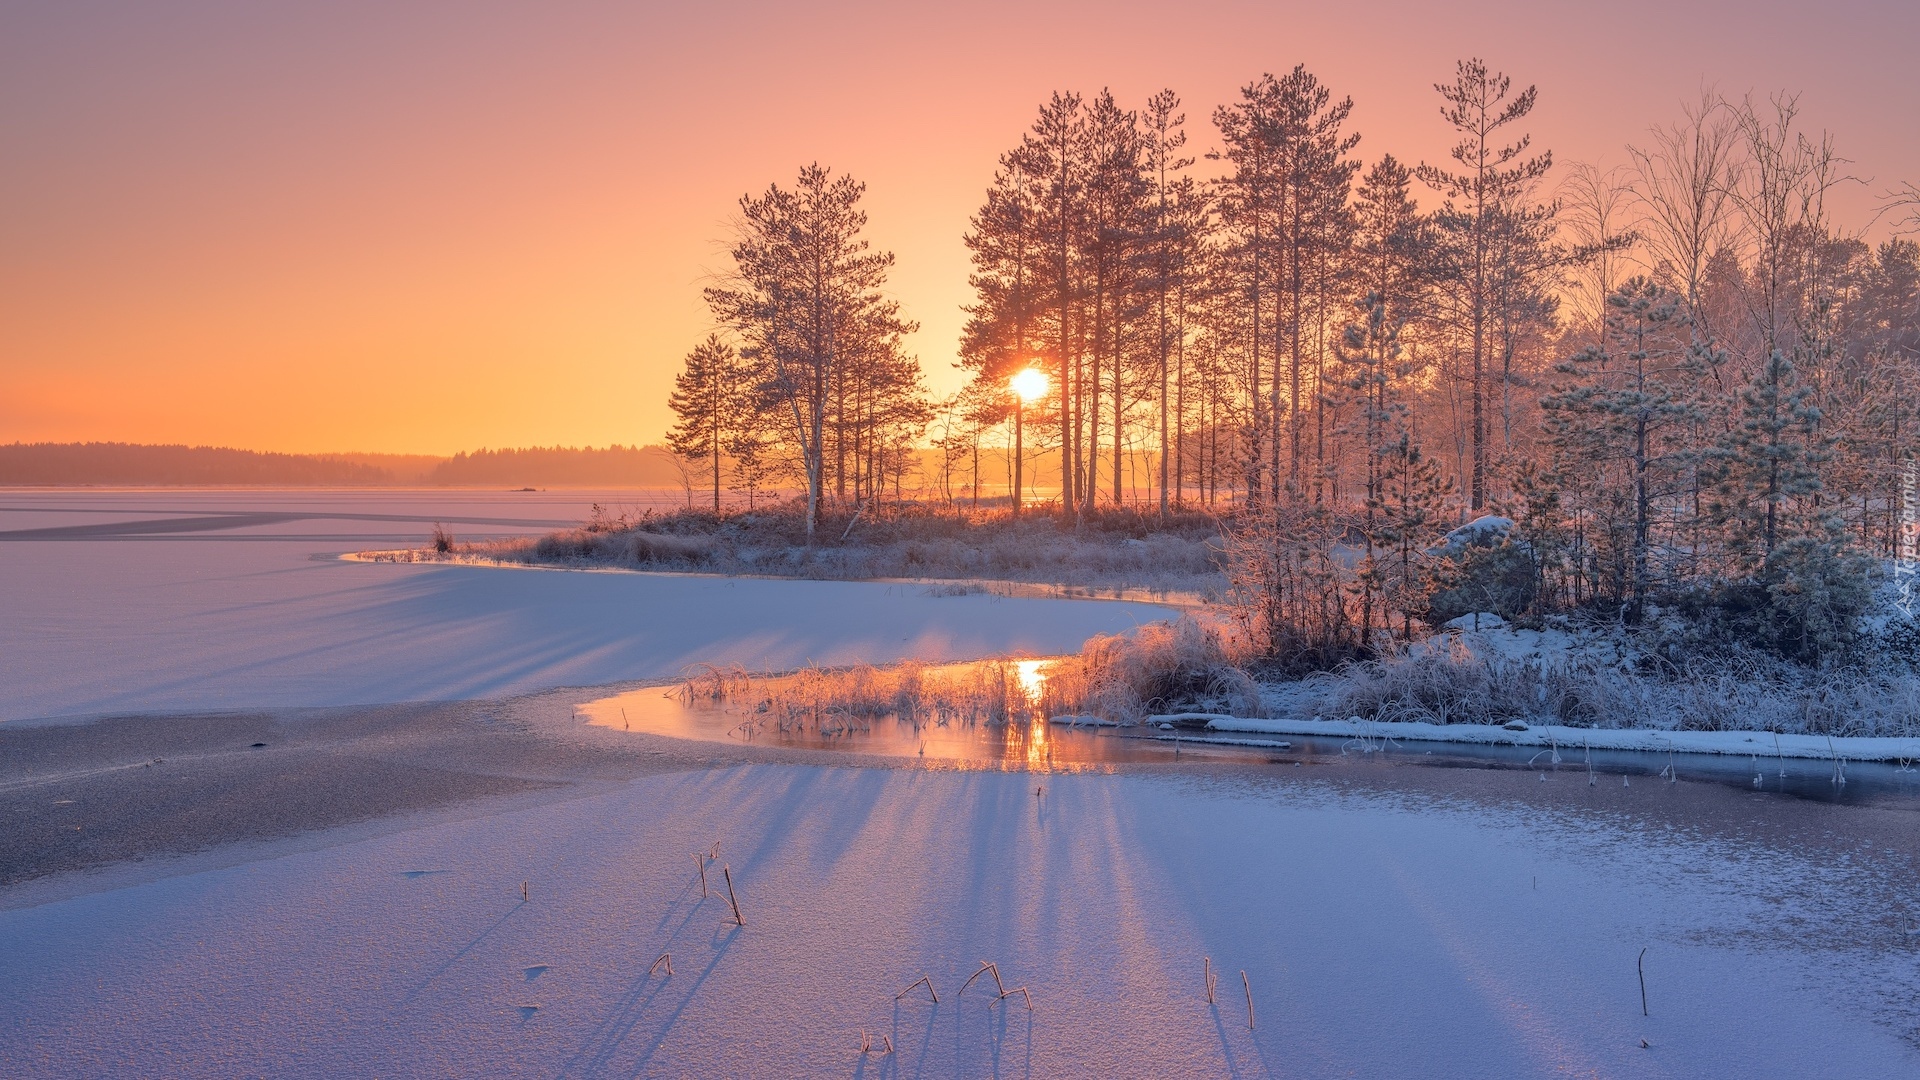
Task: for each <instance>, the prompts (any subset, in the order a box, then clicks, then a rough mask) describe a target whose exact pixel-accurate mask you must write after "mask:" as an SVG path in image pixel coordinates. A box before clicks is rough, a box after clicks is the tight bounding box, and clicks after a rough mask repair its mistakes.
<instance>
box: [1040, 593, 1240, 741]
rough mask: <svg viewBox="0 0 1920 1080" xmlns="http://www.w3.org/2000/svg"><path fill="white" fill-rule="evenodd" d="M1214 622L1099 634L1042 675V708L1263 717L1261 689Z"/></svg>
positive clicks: (1135, 716) (1112, 715)
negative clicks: (1076, 653)
mask: <svg viewBox="0 0 1920 1080" xmlns="http://www.w3.org/2000/svg"><path fill="white" fill-rule="evenodd" d="M1237 651H1238V650H1236V649H1235V648H1234V647H1233V644H1232V642H1231V641H1230V640H1229V639H1228V637H1227V636H1226V635H1225V633H1224V632H1223V630H1222V628H1220V627H1218V626H1213V625H1208V624H1205V623H1202V622H1201V621H1200V620H1197V619H1194V618H1191V617H1189V618H1183V619H1180V620H1178V621H1177V622H1172V623H1151V624H1148V625H1146V626H1142V627H1140V628H1138V629H1136V630H1133V631H1131V632H1129V633H1125V634H1115V635H1112V636H1104V635H1103V636H1097V637H1094V638H1092V639H1090V640H1088V642H1087V643H1086V645H1084V646H1083V647H1082V648H1081V650H1080V654H1079V655H1078V656H1072V657H1067V658H1066V659H1064V660H1061V661H1059V662H1057V663H1055V664H1054V665H1053V667H1052V668H1051V669H1050V670H1049V671H1048V673H1047V682H1046V686H1045V689H1044V691H1043V700H1042V707H1043V708H1044V709H1045V710H1046V711H1047V712H1048V713H1049V714H1052V715H1063V714H1068V713H1092V714H1094V715H1098V716H1103V717H1106V718H1108V719H1112V720H1122V721H1137V720H1140V719H1142V718H1143V717H1146V716H1149V715H1152V714H1155V713H1171V712H1225V713H1231V714H1233V715H1236V716H1261V715H1263V714H1264V706H1263V705H1262V702H1261V700H1260V688H1259V687H1258V686H1257V685H1256V684H1255V683H1254V681H1253V679H1252V678H1251V677H1249V676H1248V675H1247V673H1246V672H1245V671H1244V670H1242V669H1241V668H1240V667H1239V666H1238V665H1237V664H1236V663H1235V660H1236V659H1237V657H1236V656H1235V653H1236V652H1237Z"/></svg>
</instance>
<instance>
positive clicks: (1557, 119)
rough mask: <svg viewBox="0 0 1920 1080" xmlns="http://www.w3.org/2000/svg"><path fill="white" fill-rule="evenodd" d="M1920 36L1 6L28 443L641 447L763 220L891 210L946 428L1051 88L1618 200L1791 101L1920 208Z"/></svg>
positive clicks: (1863, 7) (1030, 9)
mask: <svg viewBox="0 0 1920 1080" xmlns="http://www.w3.org/2000/svg"><path fill="white" fill-rule="evenodd" d="M1916 42H1920V5H1913V4H1892V3H1877V4H1875V3H1857V2H1852V3H1849V2H1842V3H1833V4H1826V5H1798V4H1796V5H1787V4H1781V3H1772V2H1763V3H1746V4H1693V5H1686V4H1675V3H1641V2H1628V3H1616V4H1607V5H1600V4H1582V5H1558V4H1546V3H1540V4H1522V3H1490V4H1478V5H1457V6H1455V7H1454V8H1451V9H1448V11H1447V12H1446V13H1439V12H1438V10H1437V9H1436V8H1435V7H1433V6H1430V5H1425V4H1414V3H1407V2H1404V0H1382V2H1379V3H1375V4H1371V5H1367V6H1365V7H1348V6H1335V5H1318V6H1309V5H1305V4H1296V3H1285V2H1269V3H1190V4H1180V5H1174V4H1163V5H1146V4H1139V3H1130V2H1123V0H1112V2H1108V3H1087V4H1052V5H1049V4H1044V3H1033V2H1028V3H1017V4H998V3H994V4H988V3H980V4H970V5H964V6H953V7H947V8H936V7H931V6H928V7H921V6H912V5H905V4H858V3H837V4H816V5H811V6H806V5H797V4H786V5H781V4H761V3H735V4H728V5H712V6H706V7H700V8H694V7H692V6H687V7H679V6H669V5H644V4H563V3H546V4H538V5H534V4H517V5H506V4H481V3H471V2H468V3H444V4H428V3H412V4H404V5H396V4H390V3H347V2H334V3H325V4H321V3H312V4H304V5H301V4H266V3H260V2H247V3H240V2H235V3H206V2H202V3H188V2H179V3H172V4H166V5H159V4H137V3H127V4H119V5H114V4H96V3H84V2H71V0H70V2H63V3H58V4H54V3H46V4H13V5H9V6H8V7H7V8H6V9H5V10H4V11H0V145H4V152H3V153H0V442H8V441H13V440H16V439H20V440H29V441H32V440H42V439H58V440H66V439H124V440H132V441H184V442H195V443H199V442H207V443H217V444H225V445H238V446H247V447H253V448H259V449H272V450H290V451H312V450H344V449H360V450H390V451H404V452H424V453H443V452H451V451H453V450H456V449H463V448H472V447H477V446H480V445H492V446H500V445H515V444H530V443H543V444H550V443H555V442H559V443H570V444H584V443H592V444H604V443H608V442H627V443H630V442H648V441H654V440H656V439H658V438H659V436H660V434H661V432H662V431H663V430H664V428H665V427H666V425H667V424H668V423H669V422H670V414H669V413H668V411H667V408H666V403H665V398H666V391H667V388H668V386H669V384H670V382H671V377H672V373H673V372H674V371H675V370H676V368H677V365H678V363H679V360H680V357H681V356H682V355H683V354H684V353H685V351H686V350H687V349H688V348H689V347H691V345H692V344H693V343H694V342H695V341H696V340H697V339H698V338H699V337H700V336H701V335H702V334H703V333H704V332H705V331H706V330H707V329H708V318H707V315H706V312H705V310H704V308H703V307H702V305H701V303H700V286H701V284H702V282H703V280H704V279H705V277H706V275H707V274H708V273H709V272H711V271H713V270H717V269H719V268H720V267H721V266H722V264H723V259H722V255H721V246H720V242H721V240H722V238H723V236H724V230H725V221H726V218H727V215H728V213H729V212H730V210H731V209H732V206H733V203H734V201H735V200H736V199H737V198H738V196H739V195H740V194H741V193H742V192H744V191H747V190H749V189H754V190H758V189H760V188H763V187H764V186H765V185H766V184H767V183H768V182H769V181H774V180H778V181H782V182H785V181H787V180H789V179H790V178H791V176H792V174H793V173H794V171H795V169H796V168H797V167H798V166H799V165H800V164H802V163H803V162H806V161H811V160H815V159H817V160H819V161H821V162H824V163H827V164H830V165H832V166H834V167H835V168H838V169H843V170H848V171H851V172H853V173H854V174H855V175H857V176H859V177H860V178H862V179H864V180H866V181H867V182H868V184H869V193H868V210H869V212H870V213H871V215H872V227H871V236H872V238H873V240H874V241H875V242H876V243H877V244H878V245H880V246H883V247H888V248H891V249H893V250H894V251H895V252H897V253H898V256H899V266H898V269H897V272H896V273H895V276H894V290H895V291H896V293H897V294H898V296H899V297H900V299H901V300H902V302H903V303H904V305H905V307H906V308H907V310H908V313H909V314H910V315H911V316H912V317H914V318H917V319H918V320H920V322H921V323H922V326H923V329H922V331H921V332H920V334H919V335H918V336H917V338H916V339H915V341H914V346H915V348H916V349H917V351H918V352H919V355H920V357H921V359H922V361H923V363H924V365H925V366H926V368H927V370H928V372H929V374H930V377H931V380H932V382H933V384H934V387H935V388H936V389H937V390H946V389H950V388H951V387H952V386H954V385H955V377H954V375H953V373H952V369H951V362H952V357H953V351H954V344H955V341H956V339H957V335H958V331H959V327H960V323H961V321H962V318H963V315H962V313H961V311H960V309H959V308H960V305H961V304H963V303H965V302H966V300H967V299H968V294H967V289H966V275H967V269H968V265H967V258H966V250H965V248H964V247H963V246H962V244H961V242H960V235H961V233H962V231H963V230H964V229H965V227H966V220H967V216H968V215H969V213H971V211H972V210H973V209H974V208H975V207H976V206H977V204H978V202H979V201H980V197H981V193H982V191H983V189H984V187H985V184H986V183H987V180H988V178H989V176H990V174H991V171H992V169H993V165H994V159H995V157H996V155H997V154H998V153H999V152H1000V151H1001V150H1003V149H1004V148H1006V147H1007V146H1009V145H1011V144H1012V143H1013V142H1014V141H1015V140H1016V139H1017V138H1018V136H1019V134H1020V132H1021V131H1022V130H1023V129H1024V128H1025V127H1026V125H1027V124H1028V123H1029V121H1030V120H1031V118H1032V114H1033V111H1034V108H1035V106H1036V105H1037V104H1038V102H1039V101H1040V100H1042V99H1043V98H1044V97H1045V96H1046V95H1047V94H1048V93H1049V92H1050V91H1052V90H1054V89H1079V90H1082V91H1092V90H1097V89H1098V88H1100V87H1101V86H1111V87H1112V88H1113V90H1114V91H1115V93H1116V94H1118V95H1119V96H1121V97H1122V98H1123V100H1125V101H1126V102H1128V103H1137V102H1139V101H1140V100H1142V99H1144V98H1145V97H1146V96H1147V95H1148V94H1150V93H1152V92H1154V91H1156V90H1158V89H1160V88H1162V87H1166V86H1171V87H1173V88H1174V89H1176V90H1178V91H1179V92H1180V93H1181V94H1182V95H1183V97H1184V98H1185V99H1186V102H1187V111H1188V116H1189V126H1190V127H1191V128H1192V129H1193V131H1194V138H1195V140H1196V141H1197V142H1198V143H1199V144H1200V145H1201V147H1202V148H1204V146H1205V145H1206V144H1208V143H1210V142H1211V139H1210V136H1211V128H1210V125H1209V124H1208V123H1207V116H1208V114H1209V113H1210V112H1211V110H1212V107H1213V106H1214V105H1215V104H1217V103H1220V102H1222V101H1225V100H1227V99H1228V98H1229V97H1230V96H1231V95H1232V94H1233V93H1234V91H1235V89H1236V88H1237V87H1238V86H1239V85H1241V84H1243V83H1245V82H1247V81H1248V80H1250V79H1252V78H1255V77H1257V76H1258V75H1259V74H1260V73H1262V72H1263V71H1274V72H1283V71H1285V70H1286V69H1288V68H1291V67H1292V66H1293V65H1294V64H1295V63H1300V62H1304V63H1306V64H1307V65H1308V67H1309V68H1310V69H1311V70H1313V71H1314V72H1315V73H1316V74H1317V75H1319V76H1320V78H1321V79H1322V80H1323V81H1324V82H1326V83H1328V84H1329V85H1331V86H1332V87H1333V88H1334V90H1335V92H1336V93H1338V94H1349V93H1350V94H1352V95H1353V97H1354V99H1355V108H1354V113H1353V124H1354V128H1355V129H1356V130H1358V131H1360V132H1361V133H1362V135H1363V141H1362V143H1361V145H1360V153H1361V154H1362V155H1363V156H1364V157H1366V158H1369V159H1371V158H1375V157H1378V156H1379V155H1380V154H1381V153H1382V152H1385V151H1391V152H1393V153H1394V154H1396V155H1397V156H1399V157H1401V158H1403V159H1409V160H1419V159H1422V158H1425V159H1429V160H1432V159H1437V158H1438V157H1439V156H1440V155H1442V154H1444V152H1445V149H1446V147H1447V145H1448V144H1449V141H1450V140H1449V139H1448V136H1447V132H1446V131H1445V130H1444V128H1443V127H1442V125H1441V122H1440V120H1439V119H1438V117H1437V115H1436V107H1437V99H1436V97H1435V95H1434V93H1433V91H1432V89H1431V84H1432V83H1434V82H1435V81H1438V80H1441V79H1445V78H1447V77H1449V76H1450V74H1451V71H1452V67H1453V63H1454V61H1455V60H1456V59H1457V58H1460V57H1463V56H1467V55H1476V54H1477V55H1480V56H1484V57H1485V58H1486V59H1487V60H1488V61H1489V63H1491V64H1492V65H1493V66H1495V67H1496V68H1499V69H1502V70H1505V71H1507V72H1508V73H1510V74H1511V75H1513V76H1514V77H1515V79H1516V80H1517V81H1519V82H1521V83H1523V84H1524V83H1527V82H1533V83H1537V84H1539V86H1540V91H1541V103H1540V106H1539V108H1538V109H1537V110H1536V112H1535V114H1534V116H1533V117H1532V118H1531V124H1530V126H1531V130H1532V131H1533V133H1534V137H1535V143H1536V145H1537V146H1541V147H1549V148H1551V149H1552V150H1553V151H1554V153H1555V156H1556V158H1557V159H1558V160H1560V161H1562V162H1571V161H1573V160H1576V159H1584V160H1591V161H1596V162H1598V163H1600V164H1602V165H1609V164H1619V163H1621V162H1623V161H1624V160H1625V154H1624V151H1623V149H1622V148H1623V145H1624V144H1625V143H1626V142H1628V141H1630V140H1633V139H1635V138H1637V137H1639V136H1640V135H1641V133H1642V132H1644V131H1645V129H1646V128H1647V127H1648V126H1649V125H1651V124H1654V123H1664V122H1667V121H1670V120H1672V119H1673V118H1675V116H1676V115H1677V111H1678V106H1679V103H1680V102H1681V101H1682V100H1683V99H1686V98H1691V97H1695V96H1697V94H1698V92H1699V89H1700V87H1701V86H1702V85H1703V83H1712V84H1715V85H1717V86H1718V87H1719V88H1720V89H1721V90H1722V91H1724V92H1727V93H1729V94H1735V95H1737V94H1740V93H1745V92H1747V91H1748V90H1757V91H1759V92H1761V93H1763V94H1764V93H1767V92H1770V91H1772V90H1776V89H1780V88H1791V89H1797V90H1799V91H1801V93H1802V96H1801V102H1802V109H1803V115H1804V117H1805V118H1806V120H1807V122H1808V123H1809V124H1810V125H1812V126H1814V127H1827V128H1830V129H1832V130H1833V131H1834V132H1835V133H1836V135H1837V136H1838V139H1839V145H1840V150H1841V152H1842V153H1843V154H1845V155H1846V156H1847V157H1849V158H1851V159H1853V161H1854V163H1855V164H1854V166H1853V171H1854V172H1855V173H1857V174H1858V175H1860V176H1862V177H1867V178H1871V183H1870V184H1868V185H1860V186H1857V187H1855V188H1853V189H1851V190H1849V191H1848V192H1847V193H1846V194H1845V196H1844V204H1843V207H1842V216H1843V219H1844V220H1848V221H1851V222H1853V223H1855V224H1864V222H1865V217H1866V214H1867V212H1868V211H1869V209H1870V207H1871V206H1872V205H1873V201H1874V200H1873V196H1874V195H1875V194H1877V193H1878V192H1880V191H1882V190H1884V189H1886V188H1887V187H1889V186H1891V184H1892V183H1893V182H1895V181H1898V180H1920V80H1917V79H1915V78H1914V75H1913V60H1914V58H1913V52H1914V45H1915V43H1916Z"/></svg>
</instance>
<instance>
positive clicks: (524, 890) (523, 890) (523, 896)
mask: <svg viewBox="0 0 1920 1080" xmlns="http://www.w3.org/2000/svg"><path fill="white" fill-rule="evenodd" d="M528 899H529V897H528V896H527V883H526V882H524V881H523V882H521V883H520V902H521V903H523V904H524V903H526V902H527V900H528Z"/></svg>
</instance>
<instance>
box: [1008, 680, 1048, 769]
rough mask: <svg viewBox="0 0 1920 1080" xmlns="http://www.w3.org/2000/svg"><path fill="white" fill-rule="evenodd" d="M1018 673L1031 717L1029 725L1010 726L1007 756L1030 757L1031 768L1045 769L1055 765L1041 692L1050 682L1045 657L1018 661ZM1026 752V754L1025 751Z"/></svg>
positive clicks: (1028, 765) (1021, 691) (1017, 758)
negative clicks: (1042, 708)
mask: <svg viewBox="0 0 1920 1080" xmlns="http://www.w3.org/2000/svg"><path fill="white" fill-rule="evenodd" d="M1013 670H1014V675H1015V677H1016V678H1018V679H1019V680H1020V694H1021V696H1022V697H1024V698H1025V699H1026V702H1027V709H1028V711H1029V714H1030V715H1029V716H1028V718H1027V722H1026V723H1025V724H1008V725H1007V758H1008V759H1009V760H1019V758H1021V757H1023V756H1024V757H1025V758H1026V763H1027V768H1029V769H1033V770H1035V771H1036V772H1038V771H1044V770H1046V769H1047V768H1049V767H1051V766H1052V764H1053V746H1052V743H1051V742H1050V741H1049V736H1050V734H1051V732H1050V730H1049V729H1048V727H1047V717H1046V714H1045V713H1044V712H1042V711H1041V708H1040V701H1041V693H1042V691H1044V690H1045V689H1046V685H1047V662H1046V661H1045V660H1016V661H1014V664H1013ZM1022 744H1024V745H1022ZM1022 751H1024V753H1022Z"/></svg>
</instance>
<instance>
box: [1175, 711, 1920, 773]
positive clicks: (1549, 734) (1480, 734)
mask: <svg viewBox="0 0 1920 1080" xmlns="http://www.w3.org/2000/svg"><path fill="white" fill-rule="evenodd" d="M1149 722H1151V723H1174V724H1178V723H1186V724H1193V723H1195V722H1204V723H1205V726H1206V728H1207V730H1209V731H1232V732H1242V733H1252V734H1260V735H1323V736H1327V737H1329V738H1349V739H1393V740H1395V741H1399V742H1434V743H1466V744H1472V745H1480V746H1537V747H1540V748H1541V749H1543V750H1544V749H1552V748H1556V747H1558V748H1560V749H1579V748H1582V747H1591V748H1593V749H1595V750H1637V751H1645V752H1650V753H1661V754H1665V753H1675V754H1720V755H1735V756H1759V757H1772V758H1821V759H1831V758H1844V759H1845V760H1847V761H1915V760H1920V738H1911V737H1908V738H1869V737H1861V736H1843V737H1838V738H1836V737H1833V736H1827V735H1779V734H1775V733H1773V732H1770V731H1661V730H1659V729H1655V728H1576V727H1563V726H1560V725H1558V724H1548V725H1540V726H1533V725H1528V726H1527V727H1525V728H1523V729H1518V730H1516V729H1514V728H1510V727H1496V726H1494V725H1491V724H1426V723H1419V722H1407V721H1375V720H1362V719H1360V718H1359V717H1351V718H1349V719H1346V720H1299V719H1265V718H1255V717H1245V716H1226V715H1223V714H1216V713H1176V714H1171V715H1167V716H1154V717H1150V718H1149Z"/></svg>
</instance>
